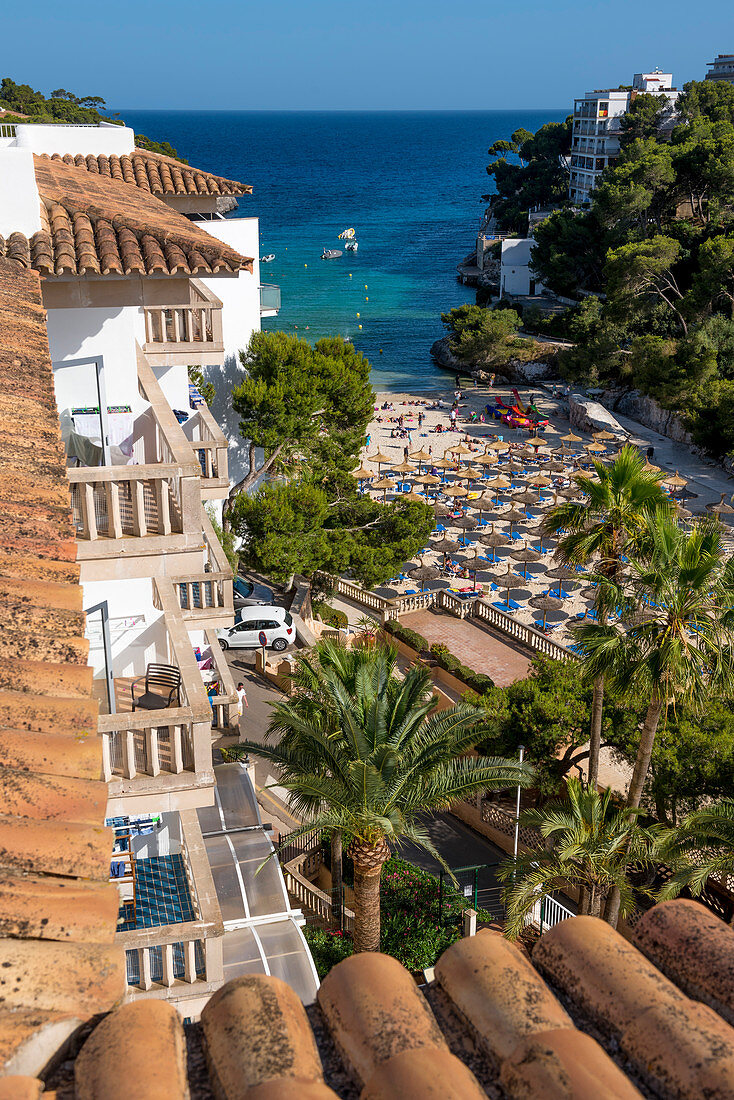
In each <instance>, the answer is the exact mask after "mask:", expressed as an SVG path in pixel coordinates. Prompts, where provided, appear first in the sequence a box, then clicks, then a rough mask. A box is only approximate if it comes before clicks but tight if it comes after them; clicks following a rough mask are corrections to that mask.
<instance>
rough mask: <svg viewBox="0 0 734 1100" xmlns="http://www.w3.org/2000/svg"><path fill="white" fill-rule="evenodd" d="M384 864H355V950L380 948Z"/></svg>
mask: <svg viewBox="0 0 734 1100" xmlns="http://www.w3.org/2000/svg"><path fill="white" fill-rule="evenodd" d="M381 876H382V864H380V866H379V867H375V866H374V865H372V864H368V865H366V866H364V865H361V864H359V863H358V862H356V861H355V864H354V951H355V953H356V952H358V951H379V950H380V878H381Z"/></svg>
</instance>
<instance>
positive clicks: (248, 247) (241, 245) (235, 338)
mask: <svg viewBox="0 0 734 1100" xmlns="http://www.w3.org/2000/svg"><path fill="white" fill-rule="evenodd" d="M196 224H197V225H198V226H199V228H200V229H203V230H204V231H205V232H206V233H210V234H211V235H212V236H213V237H216V238H217V239H218V240H220V241H224V242H225V243H226V244H228V245H231V247H232V248H235V249H236V250H237V251H238V252H239V253H240V255H242V256H250V257H252V260H253V264H252V274H250V272H249V271H240V273H239V275H238V276H237V278H236V279H221V278H219V279H217V278H214V279H202V280H201V281H202V282H203V283H205V284H206V286H208V287H209V289H210V290H211V291H212V293H214V294H216V296H217V297H218V298H220V299H221V301H222V305H223V307H224V308H223V309H222V330H223V336H224V352H225V356H226V357H228V358H229V357H235V358H236V356H237V354H238V352H239V351H240V349H241V348H246V347H247V344H248V343H249V340H250V336H251V335H252V333H253V332H259V331H260V224H259V221H258V219H257V218H226V219H224V220H221V219H215V220H214V221H201V222H197V223H196Z"/></svg>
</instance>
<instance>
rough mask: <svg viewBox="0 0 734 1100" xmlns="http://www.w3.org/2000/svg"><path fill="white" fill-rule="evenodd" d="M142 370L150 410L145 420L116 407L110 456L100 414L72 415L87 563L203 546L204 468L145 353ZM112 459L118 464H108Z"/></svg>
mask: <svg viewBox="0 0 734 1100" xmlns="http://www.w3.org/2000/svg"><path fill="white" fill-rule="evenodd" d="M137 367H138V385H139V392H140V395H141V396H142V397H143V398H144V399H145V401H147V403H148V406H147V408H146V409H145V411H144V412H143V413H141V414H140V415H137V416H136V415H134V414H133V413H132V412H131V411H130V410H131V406H127V407H122V408H117V409H108V412H107V417H108V438H109V440H110V441H111V446H109V449H108V452H107V455H105V451H104V449H103V447H102V443H101V438H100V430H99V429H98V428H95V426H94V424H93V423H92V422H96V421H98V420H99V410H98V409H95V408H93V409H91V410H85V409H71V410H69V414H70V418H69V420H68V422H67V425H66V428H65V429H64V431H65V438H66V448H67V454H68V455H69V459H68V461H69V466H68V469H67V475H68V478H69V481H70V483H71V504H72V514H73V519H74V525H75V527H76V532H77V539H78V540H79V541H78V557H79V560H85V559H90V558H109V557H113V556H116V555H118V554H119V553H125V554H128V555H130V556H133V555H134V554H135V553H140V552H144V553H146V554H150V553H151V551H153V550H155V549H156V548H158V549H159V550H161V552H163V551H165V552H174V551H181V550H194V549H198V548H200V547H201V542H202V538H201V465H200V463H199V461H198V459H197V457H196V455H195V454H194V453H193V452H192V449H191V444H190V443H189V441H188V440H187V439H186V436H185V435H184V433H183V431H182V430H181V427H180V425H179V423H178V421H177V419H176V417H175V415H174V413H173V411H172V409H171V407H170V405H169V404H168V402H167V400H166V398H165V396H164V395H163V392H162V390H161V388H160V386H159V384H158V382H157V380H156V377H155V375H154V373H153V371H152V369H151V367H150V365H149V363H148V362H147V360H146V358H145V356H144V355H143V354H142V352H139V354H138V365H137ZM87 420H89V421H90V424H87ZM90 425H91V426H90ZM95 435H96V436H97V438H95ZM115 439H117V441H118V442H116V443H115V442H114V440H115ZM105 457H107V458H108V460H109V461H110V462H111V464H110V465H103V464H102V463H104V461H105Z"/></svg>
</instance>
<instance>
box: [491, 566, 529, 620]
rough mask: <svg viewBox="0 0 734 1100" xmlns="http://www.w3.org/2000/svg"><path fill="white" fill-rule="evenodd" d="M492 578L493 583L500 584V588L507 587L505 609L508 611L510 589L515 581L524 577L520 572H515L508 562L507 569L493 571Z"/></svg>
mask: <svg viewBox="0 0 734 1100" xmlns="http://www.w3.org/2000/svg"><path fill="white" fill-rule="evenodd" d="M494 579H495V583H496V584H498V585H499V586H500V588H506V589H507V610H508V611H509V610H510V589H511V588H515V587H516V586H517V581H524V580H525V577H523V576H522V574H521V573H515V572H514V571H513V569H512V566H511V565H510V564H509V562H508V564H507V569H506V570H502V571H499V572H497V573H495V574H494Z"/></svg>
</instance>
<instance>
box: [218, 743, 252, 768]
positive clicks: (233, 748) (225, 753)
mask: <svg viewBox="0 0 734 1100" xmlns="http://www.w3.org/2000/svg"><path fill="white" fill-rule="evenodd" d="M219 751H220V752H221V754H222V760H223V761H224V763H225V764H234V763H236V761H238V760H247V757H248V753H247V749H246V748H245V746H244V745H223V746H222V748H221V749H220V750H219Z"/></svg>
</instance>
